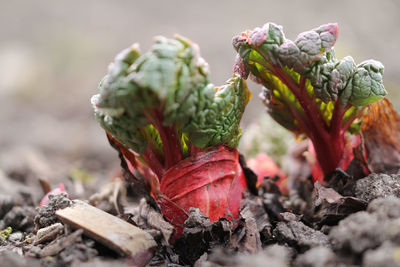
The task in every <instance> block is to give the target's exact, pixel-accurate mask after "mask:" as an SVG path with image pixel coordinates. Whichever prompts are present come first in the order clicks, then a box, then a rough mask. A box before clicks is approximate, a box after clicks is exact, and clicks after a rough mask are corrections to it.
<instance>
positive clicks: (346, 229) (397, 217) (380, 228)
mask: <svg viewBox="0 0 400 267" xmlns="http://www.w3.org/2000/svg"><path fill="white" fill-rule="evenodd" d="M399 207H400V199H397V198H395V197H393V196H391V197H388V198H385V199H376V200H373V201H372V202H371V203H370V204H369V206H368V208H367V211H368V212H364V211H362V212H357V213H355V214H352V215H350V216H349V217H347V218H346V219H344V220H342V221H341V222H340V223H339V225H338V226H337V227H334V228H332V230H331V232H330V234H329V236H330V238H331V241H332V243H333V246H334V248H335V249H337V250H340V251H342V252H352V253H354V254H361V253H362V252H364V251H366V250H367V249H375V248H377V247H378V246H380V245H381V244H382V243H383V242H384V241H392V242H395V243H396V244H400V212H399V211H398V210H399Z"/></svg>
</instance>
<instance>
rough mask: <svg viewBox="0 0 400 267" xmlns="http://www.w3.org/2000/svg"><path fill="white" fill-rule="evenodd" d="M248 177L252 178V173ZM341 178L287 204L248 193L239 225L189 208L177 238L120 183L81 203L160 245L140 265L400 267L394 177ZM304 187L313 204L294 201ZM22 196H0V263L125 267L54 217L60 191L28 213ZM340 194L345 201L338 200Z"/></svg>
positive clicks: (266, 191) (263, 190) (29, 205)
mask: <svg viewBox="0 0 400 267" xmlns="http://www.w3.org/2000/svg"><path fill="white" fill-rule="evenodd" d="M246 175H247V176H248V177H249V178H250V179H251V178H253V179H254V177H253V174H252V173H251V170H249V169H246ZM336 175H339V176H340V175H343V173H342V174H336ZM346 177H347V179H350V180H351V179H352V177H351V176H346ZM3 178H4V179H6V180H9V181H11V182H12V183H16V182H15V180H11V178H9V177H7V175H4V177H3ZM333 180H335V179H333ZM340 180H341V179H336V182H332V181H331V182H332V183H333V184H332V183H331V184H330V185H331V186H332V187H331V188H329V187H326V186H323V185H321V184H318V183H317V184H315V185H314V186H312V185H311V187H310V183H309V182H308V180H307V181H303V182H300V184H301V186H299V185H298V186H297V187H296V188H295V190H297V191H296V193H295V194H291V195H292V197H285V196H282V195H281V194H280V192H279V190H278V189H277V187H276V186H275V185H274V184H273V182H272V181H271V180H269V179H266V181H265V183H264V184H263V185H262V186H261V187H259V188H258V189H255V188H254V187H253V188H252V189H251V190H250V191H252V193H253V194H252V193H250V192H246V194H245V198H244V200H243V203H242V209H241V218H240V220H239V221H238V222H236V223H235V224H234V223H232V222H230V221H228V220H226V219H220V220H219V221H217V222H210V221H209V219H208V218H207V217H205V216H204V215H203V214H201V213H200V212H199V210H197V209H194V208H193V209H192V210H191V211H190V216H189V218H188V220H187V221H186V228H185V229H184V232H183V235H182V236H181V237H180V238H178V239H176V240H174V239H173V227H172V226H171V225H170V224H169V223H168V222H166V221H165V220H164V219H163V218H162V216H161V214H160V213H159V211H158V210H157V207H155V206H154V203H152V202H148V201H147V200H146V199H145V198H140V196H139V195H138V194H137V193H136V191H135V188H134V187H133V188H132V187H131V188H129V185H128V184H126V183H125V182H124V181H123V180H121V179H117V178H114V179H113V180H111V181H110V183H109V184H107V185H105V186H103V187H102V188H97V193H95V194H94V195H93V196H92V197H90V198H89V197H87V196H82V197H81V199H85V198H87V199H90V203H91V204H93V205H95V206H97V207H99V208H101V209H103V210H105V211H107V212H109V213H112V214H114V215H115V216H118V217H120V218H123V219H124V220H126V221H128V222H130V223H132V224H134V225H136V226H138V227H140V228H142V229H144V230H145V231H147V232H149V233H150V234H151V235H152V236H153V237H154V238H155V240H156V241H157V243H158V248H157V249H156V251H155V253H154V256H153V258H152V259H151V261H150V262H149V263H148V264H147V266H289V265H291V266H324V267H330V266H399V265H400V254H399V251H398V246H399V245H400V198H398V197H399V196H400V195H399V190H398V188H399V187H400V186H399V184H400V176H399V175H386V174H371V175H369V176H368V177H365V178H363V179H360V180H357V181H355V180H354V181H353V183H352V186H350V187H349V186H348V183H342V182H337V181H340ZM298 184H299V183H298ZM345 187H346V188H345ZM21 188H23V186H22V183H21ZM126 188H128V190H126ZM333 188H335V189H336V190H335V189H333ZM304 190H308V191H310V192H312V193H311V194H310V193H308V194H309V195H310V196H311V197H308V199H303V198H301V197H299V196H300V195H302V194H306V192H303V191H304ZM22 191H23V192H16V193H15V194H8V195H1V196H0V228H1V229H2V230H3V231H2V232H1V233H0V261H1V263H2V266H14V267H18V266H111V265H112V266H130V265H133V263H132V261H130V260H129V259H128V258H125V257H123V256H121V255H119V254H117V253H116V252H114V251H113V250H111V249H110V248H108V247H106V246H104V245H101V244H100V243H98V242H97V241H94V240H92V239H90V238H88V237H86V236H85V235H84V234H83V230H81V229H72V228H70V227H69V226H68V225H65V224H63V223H62V222H60V221H59V220H58V219H57V217H56V216H55V212H56V210H57V209H60V208H65V207H68V206H69V205H71V201H70V200H69V199H68V198H67V197H66V194H63V193H61V194H58V195H51V196H50V197H49V202H48V204H47V205H45V206H43V207H41V208H36V206H37V203H38V202H37V201H38V200H37V199H35V197H34V196H33V195H32V194H29V192H26V191H24V190H22ZM92 191H94V192H96V190H94V189H93V190H92ZM344 191H345V192H347V193H346V196H343V195H341V194H340V193H338V192H342V193H343V192H344ZM139 194H141V195H142V194H143V192H142V191H141V192H139ZM77 197H79V196H77ZM299 203H302V204H301V205H299Z"/></svg>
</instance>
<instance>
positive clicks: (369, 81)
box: [233, 23, 387, 106]
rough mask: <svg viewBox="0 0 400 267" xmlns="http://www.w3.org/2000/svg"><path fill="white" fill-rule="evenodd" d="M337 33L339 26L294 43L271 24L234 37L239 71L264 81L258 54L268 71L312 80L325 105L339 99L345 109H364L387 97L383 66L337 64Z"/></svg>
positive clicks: (370, 62) (346, 60) (328, 26)
mask: <svg viewBox="0 0 400 267" xmlns="http://www.w3.org/2000/svg"><path fill="white" fill-rule="evenodd" d="M337 32H338V28H337V25H336V24H333V23H332V24H325V25H322V26H320V27H318V28H316V29H313V30H310V31H307V32H304V33H301V34H299V36H298V37H297V39H296V40H295V41H294V42H293V41H290V40H288V39H286V38H285V36H284V34H283V31H282V27H281V26H277V25H276V24H274V23H267V24H265V25H264V26H263V27H262V28H255V29H254V30H253V31H249V32H246V33H244V34H242V35H240V36H236V37H234V39H233V46H234V48H235V49H236V51H237V52H238V55H239V57H240V58H238V59H237V60H236V66H235V68H236V70H237V71H238V72H239V73H248V72H249V71H250V73H252V74H253V75H254V76H256V77H257V78H260V72H259V71H257V70H255V69H254V68H252V66H251V65H252V63H253V60H254V57H252V55H253V54H254V51H256V52H257V54H258V58H257V59H256V60H257V61H258V62H259V63H260V64H261V65H264V66H265V67H266V68H267V69H268V68H269V67H268V66H273V67H278V68H279V67H287V68H289V69H293V70H294V71H295V72H297V73H298V74H300V75H302V76H304V77H305V78H307V79H309V80H310V82H311V84H312V86H313V87H314V93H315V95H316V96H317V97H318V98H320V99H321V100H322V101H324V102H329V101H336V100H337V98H338V97H339V98H340V102H341V104H342V106H346V105H347V104H348V103H350V104H352V105H356V106H364V105H367V104H370V103H372V102H374V101H376V100H379V99H381V98H382V97H383V96H385V95H386V94H387V92H386V90H385V88H384V86H383V82H382V74H383V65H382V64H381V63H380V62H378V61H375V60H368V61H365V62H363V63H361V64H360V65H358V66H356V64H355V63H354V60H353V59H352V58H351V57H345V58H344V59H342V60H337V59H336V58H335V55H334V52H333V48H332V47H333V45H334V43H335V41H336V38H337ZM273 67H272V68H273Z"/></svg>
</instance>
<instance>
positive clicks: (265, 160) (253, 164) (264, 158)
mask: <svg viewBox="0 0 400 267" xmlns="http://www.w3.org/2000/svg"><path fill="white" fill-rule="evenodd" d="M247 166H248V167H249V168H250V169H252V170H253V171H254V172H255V173H256V174H257V185H256V186H257V188H258V187H259V186H260V185H261V183H262V182H263V181H264V177H269V178H270V179H273V178H275V177H278V180H277V181H276V182H275V183H276V185H277V186H278V187H279V189H280V190H281V192H282V194H287V193H289V190H288V187H287V175H286V174H285V173H284V172H283V171H282V170H281V169H280V168H279V167H278V166H277V165H276V164H275V162H274V161H273V160H272V159H271V158H270V157H269V156H268V155H267V154H265V153H259V154H258V155H257V156H256V157H255V158H252V159H250V160H249V161H248V162H247Z"/></svg>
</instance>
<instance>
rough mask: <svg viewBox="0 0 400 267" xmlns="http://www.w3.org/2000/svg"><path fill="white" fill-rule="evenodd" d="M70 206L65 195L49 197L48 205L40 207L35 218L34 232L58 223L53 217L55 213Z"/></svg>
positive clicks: (69, 201)
mask: <svg viewBox="0 0 400 267" xmlns="http://www.w3.org/2000/svg"><path fill="white" fill-rule="evenodd" d="M71 204H72V202H71V200H69V199H68V198H67V194H65V193H60V194H55V195H49V203H48V204H47V205H44V206H42V207H40V208H39V209H38V213H37V215H36V216H35V228H36V230H38V229H40V228H43V227H46V226H50V225H52V224H54V223H56V222H58V221H59V220H58V219H57V217H56V215H55V213H56V211H57V210H58V209H64V208H66V207H69V206H71Z"/></svg>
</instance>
